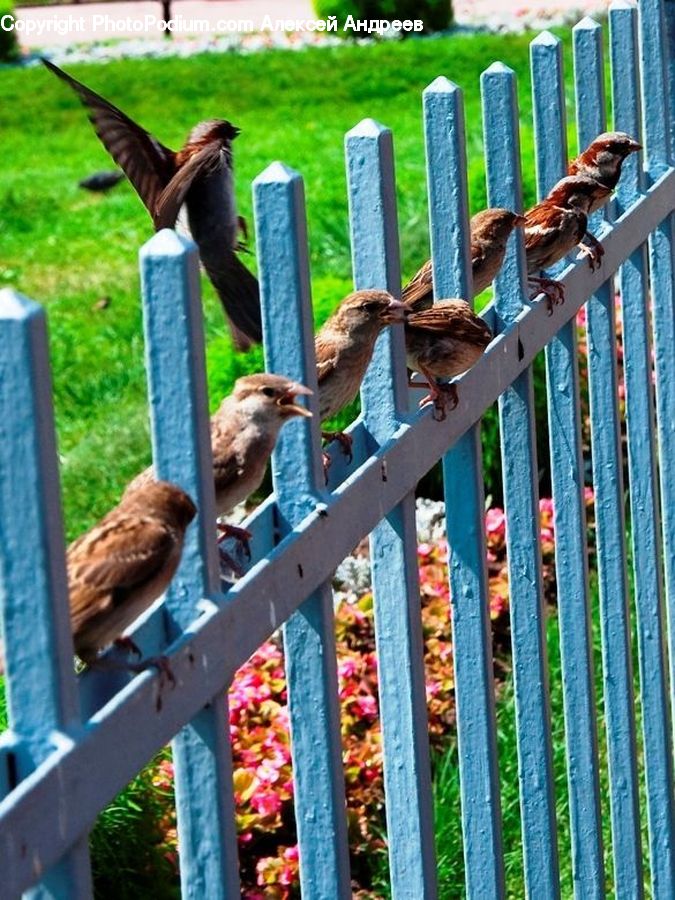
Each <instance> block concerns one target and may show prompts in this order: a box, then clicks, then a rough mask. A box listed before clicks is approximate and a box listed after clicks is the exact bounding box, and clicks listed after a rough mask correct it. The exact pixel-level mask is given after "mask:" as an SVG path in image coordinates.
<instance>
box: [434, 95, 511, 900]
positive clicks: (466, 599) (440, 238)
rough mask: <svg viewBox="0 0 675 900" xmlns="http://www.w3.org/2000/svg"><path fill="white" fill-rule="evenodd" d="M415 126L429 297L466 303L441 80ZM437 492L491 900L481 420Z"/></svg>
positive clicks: (465, 755) (469, 814)
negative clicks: (424, 188)
mask: <svg viewBox="0 0 675 900" xmlns="http://www.w3.org/2000/svg"><path fill="white" fill-rule="evenodd" d="M424 128H425V143H426V152H427V185H428V192H429V224H430V233H431V246H432V251H433V255H432V265H433V280H434V297H435V298H436V299H438V298H444V297H464V298H466V299H468V300H469V301H471V297H472V295H473V290H472V282H471V268H470V266H471V260H470V254H469V222H468V209H469V204H468V190H467V183H466V139H465V134H464V104H463V98H462V92H461V89H460V88H459V87H457V85H455V84H453V83H452V82H450V81H448V80H447V78H437V79H436V80H435V81H434V82H432V84H430V85H429V86H428V87H427V88H426V89H425V91H424ZM459 390H460V391H461V388H460V389H459ZM461 401H462V397H461V393H460V402H461ZM467 402H469V401H468V400H467ZM443 486H444V496H445V517H446V527H447V535H448V553H449V567H450V599H451V603H452V642H453V663H454V668H455V695H456V703H457V740H458V745H459V759H460V769H459V771H460V789H461V802H462V834H463V837H464V862H465V867H466V885H467V895H468V896H469V897H481V898H482V897H485V898H488V897H494V898H497V897H502V896H504V892H505V886H504V860H503V848H502V822H501V805H500V796H499V773H498V769H497V739H496V719H495V701H494V674H493V660H492V634H491V627H490V612H489V591H488V579H487V570H486V566H485V560H486V547H485V495H484V489H483V467H482V457H481V443H480V424H477V425H474V426H472V427H471V428H470V429H469V430H468V431H467V432H466V434H464V435H462V437H461V438H460V439H459V440H458V441H457V443H456V444H455V445H454V446H453V448H452V449H451V450H450V452H449V453H447V454H446V455H445V457H444V458H443Z"/></svg>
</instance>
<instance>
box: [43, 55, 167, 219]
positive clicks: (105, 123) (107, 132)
mask: <svg viewBox="0 0 675 900" xmlns="http://www.w3.org/2000/svg"><path fill="white" fill-rule="evenodd" d="M42 62H43V63H44V65H45V66H46V67H47V68H48V69H49V70H50V71H51V72H53V73H54V75H56V76H57V77H58V78H60V79H61V80H62V81H65V82H66V84H68V85H70V87H71V88H72V89H73V90H74V91H75V93H76V94H77V95H78V97H79V98H80V100H81V101H82V103H83V104H84V106H86V107H87V109H88V111H89V121H90V122H91V123H92V125H93V126H94V130H95V131H96V134H97V135H98V136H99V138H100V140H101V142H102V144H103V146H104V147H105V148H106V150H107V151H108V153H109V154H110V155H111V156H112V158H113V159H114V160H115V162H116V163H117V164H118V165H119V166H121V167H122V169H123V170H124V173H125V175H126V176H127V178H128V179H129V181H130V182H131V183H132V184H133V186H134V188H135V190H136V193H137V194H138V196H139V197H140V198H141V200H142V201H143V203H144V204H145V206H146V208H147V209H148V211H149V212H150V214H151V215H152V216H153V218H154V211H155V208H156V205H157V201H158V200H159V197H160V195H161V194H162V191H163V190H164V188H165V187H166V186H167V185H168V184H169V182H170V181H171V178H172V176H173V174H174V172H175V170H176V166H175V162H174V157H175V154H174V152H173V150H169V148H168V147H165V146H164V145H163V144H160V142H159V141H158V140H157V139H156V138H154V137H153V136H152V135H151V134H150V133H149V132H147V131H145V129H144V128H141V126H140V125H137V124H136V123H135V122H133V121H132V120H131V119H130V118H129V117H128V116H127V115H125V114H124V113H123V112H122V111H121V110H120V109H118V108H117V107H116V106H113V105H112V103H109V102H108V101H107V100H105V99H104V98H103V97H101V96H99V95H98V94H97V93H95V92H94V91H92V90H90V89H89V88H88V87H86V86H85V85H84V84H81V82H79V81H77V80H76V79H75V78H73V77H72V76H71V75H68V74H67V73H66V72H64V71H63V70H62V69H59V67H58V66H55V65H54V64H53V63H51V62H49V60H47V59H43V60H42Z"/></svg>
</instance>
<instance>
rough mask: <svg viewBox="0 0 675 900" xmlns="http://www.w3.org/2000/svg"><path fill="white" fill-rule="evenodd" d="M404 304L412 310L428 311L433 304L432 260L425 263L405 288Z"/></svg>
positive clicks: (403, 294)
mask: <svg viewBox="0 0 675 900" xmlns="http://www.w3.org/2000/svg"><path fill="white" fill-rule="evenodd" d="M401 299H402V300H403V302H404V303H405V304H406V305H407V306H409V307H410V308H411V309H426V308H427V307H429V306H430V305H431V303H432V302H433V277H432V269H431V260H427V262H425V263H424V265H423V266H422V268H421V269H420V270H419V272H416V273H415V274H414V275H413V277H412V278H411V279H410V281H409V282H408V283H407V284H406V286H405V287H404V288H403V293H402V295H401Z"/></svg>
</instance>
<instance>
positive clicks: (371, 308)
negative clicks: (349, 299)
mask: <svg viewBox="0 0 675 900" xmlns="http://www.w3.org/2000/svg"><path fill="white" fill-rule="evenodd" d="M379 305H380V304H379V303H377V302H376V301H374V300H371V302H370V303H364V304H363V308H364V309H365V311H366V312H369V313H371V312H375V310H376V309H378V307H379Z"/></svg>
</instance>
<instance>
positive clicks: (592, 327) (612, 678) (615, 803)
mask: <svg viewBox="0 0 675 900" xmlns="http://www.w3.org/2000/svg"><path fill="white" fill-rule="evenodd" d="M611 15H614V13H612V14H611ZM610 18H611V16H610ZM615 25H616V22H615V20H614V19H612V48H613V52H616V53H617V54H618V57H619V58H620V57H621V50H620V49H619V48H618V47H617V44H616V42H617V40H618V36H617V35H615V33H614V32H615ZM599 38H600V34H599V32H598V30H597V28H596V27H594V26H592V27H591V28H590V30H589V33H588V35H586V39H585V40H582V41H581V42H580V43H579V44H578V46H577V51H576V52H577V58H576V69H575V71H576V72H578V73H579V78H578V92H579V93H578V96H577V104H576V117H577V131H578V136H579V146H578V149H579V150H580V151H581V150H582V149H583V148H584V147H585V146H586V145H587V144H588V143H589V142H590V141H591V140H592V139H593V138H594V137H596V136H597V135H598V134H600V133H602V132H603V131H604V130H605V128H606V121H605V97H604V73H603V69H602V64H601V62H600V63H599V60H598V53H599V52H600V51H601V41H600V40H599ZM615 47H617V49H616V51H615V50H614V48H615ZM584 65H588V66H589V67H590V69H591V71H592V74H593V77H592V78H590V79H586V78H585V77H582V76H581V73H582V72H583V71H584V69H583V67H584ZM624 72H625V61H624V60H623V59H621V66H620V68H618V67H616V66H613V70H612V76H613V79H614V78H617V79H620V80H621V81H622V82H623V79H624ZM618 89H619V88H618V84H616V86H615V88H614V91H615V93H616V91H617V90H618ZM621 90H624V85H623V83H622V86H621ZM627 162H628V161H627ZM611 212H613V210H612V209H610V208H609V207H605V208H604V210H603V211H602V213H600V212H599V213H597V214H595V215H594V216H593V217H592V219H591V227H592V228H593V230H594V231H597V227H598V225H600V226H602V221H603V214H604V217H605V218H607V217H609V213H611ZM586 316H587V321H586V334H587V341H588V354H587V359H588V391H589V403H590V414H591V422H590V426H591V446H592V465H593V487H594V508H595V521H596V544H597V553H598V586H599V594H600V629H601V640H602V665H603V690H604V699H605V714H606V717H607V727H606V731H607V747H608V766H609V776H610V810H611V820H612V847H613V863H614V886H615V890H616V895H617V897H641V896H643V894H644V890H643V879H644V875H643V866H642V852H641V843H640V810H639V799H638V791H639V785H638V773H637V749H636V733H635V705H634V702H633V691H634V680H633V661H632V653H631V624H630V609H629V597H630V595H629V589H628V572H627V565H626V547H625V540H626V538H625V535H626V530H625V515H624V493H623V460H622V457H621V430H620V421H619V418H620V413H619V397H618V372H617V360H616V346H615V343H616V337H615V336H616V308H615V298H614V283H613V280H612V279H610V280H608V281H607V282H606V283H605V284H604V285H602V287H601V288H600V289H599V290H598V291H596V292H595V294H593V296H592V297H590V299H589V300H588V303H587V305H586Z"/></svg>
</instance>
